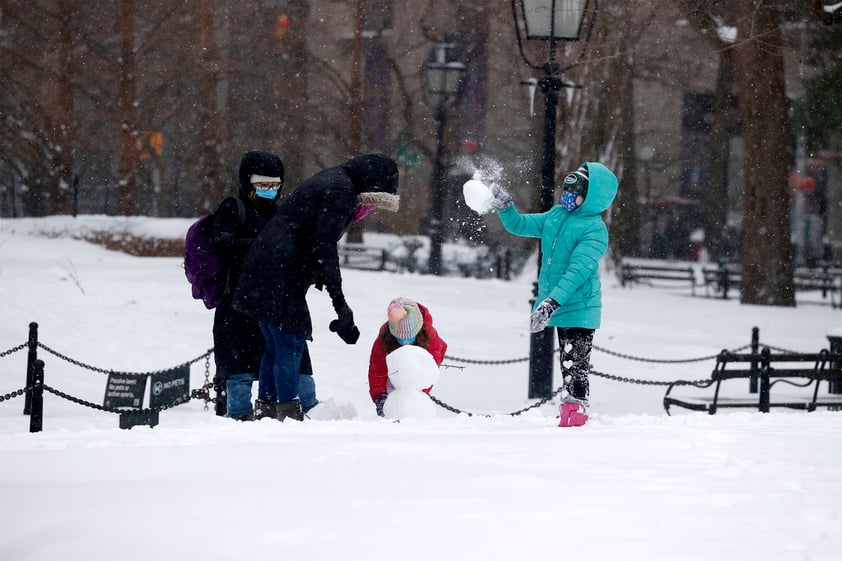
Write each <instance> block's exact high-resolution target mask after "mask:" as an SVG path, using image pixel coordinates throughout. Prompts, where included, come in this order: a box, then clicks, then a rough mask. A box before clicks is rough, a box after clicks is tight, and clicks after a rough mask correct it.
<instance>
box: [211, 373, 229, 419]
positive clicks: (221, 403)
mask: <svg viewBox="0 0 842 561" xmlns="http://www.w3.org/2000/svg"><path fill="white" fill-rule="evenodd" d="M226 386H227V384H226V381H225V380H224V379H223V378H222V377H221V376H220V375H219V372H217V373H216V376H214V377H213V391H214V392H215V393H216V402H215V404H214V412H215V413H216V416H217V417H224V416H225V415H227V414H228V389H227V387H226Z"/></svg>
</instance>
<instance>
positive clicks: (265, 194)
mask: <svg viewBox="0 0 842 561" xmlns="http://www.w3.org/2000/svg"><path fill="white" fill-rule="evenodd" d="M254 194H255V195H257V196H258V197H261V198H264V199H274V198H275V196H276V195H277V194H278V190H277V189H261V188H259V187H258V188H257V189H255V190H254Z"/></svg>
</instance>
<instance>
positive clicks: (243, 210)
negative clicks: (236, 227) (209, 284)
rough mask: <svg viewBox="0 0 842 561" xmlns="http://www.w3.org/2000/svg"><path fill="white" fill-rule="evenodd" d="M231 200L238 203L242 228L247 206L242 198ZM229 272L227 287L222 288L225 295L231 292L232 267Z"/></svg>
mask: <svg viewBox="0 0 842 561" xmlns="http://www.w3.org/2000/svg"><path fill="white" fill-rule="evenodd" d="M228 198H229V199H234V200H235V201H237V219H238V220H239V222H240V225H241V226H242V225H243V224H244V223H245V221H246V205H244V204H243V201H242V200H241V199H240V197H228ZM227 269H228V270H227V271H226V273H225V286H223V288H222V293H223V294H228V293H229V292H230V291H231V267H227Z"/></svg>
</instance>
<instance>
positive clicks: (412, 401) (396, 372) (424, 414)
mask: <svg viewBox="0 0 842 561" xmlns="http://www.w3.org/2000/svg"><path fill="white" fill-rule="evenodd" d="M386 366H387V367H388V369H389V383H391V385H392V386H393V387H394V389H393V390H392V391H391V392H389V397H388V398H386V403H384V404H383V415H384V416H385V417H387V418H389V419H405V418H407V417H412V418H416V419H434V418H435V416H436V407H435V404H434V403H433V402H432V401H431V400H430V397H429V396H428V395H427V394H425V393H424V390H425V389H426V388H429V387H430V386H432V385H433V384H435V383H436V381H437V380H438V378H439V367H438V365H437V364H436V361H435V360H434V359H433V356H432V355H431V354H430V353H428V352H427V351H426V350H425V349H423V348H421V347H417V346H415V345H404V346H402V347H399V348H397V349H395V350H394V351H392V352H391V353H389V354H388V355H387V356H386Z"/></svg>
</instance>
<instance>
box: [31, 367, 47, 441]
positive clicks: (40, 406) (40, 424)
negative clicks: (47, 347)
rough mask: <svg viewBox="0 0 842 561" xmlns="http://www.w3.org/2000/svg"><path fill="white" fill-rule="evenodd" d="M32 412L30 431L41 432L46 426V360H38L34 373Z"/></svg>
mask: <svg viewBox="0 0 842 561" xmlns="http://www.w3.org/2000/svg"><path fill="white" fill-rule="evenodd" d="M29 394H32V412H31V413H30V415H29V432H41V429H43V428H44V361H43V360H36V361H35V368H34V371H33V374H32V390H31V391H29V392H27V395H29Z"/></svg>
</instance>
